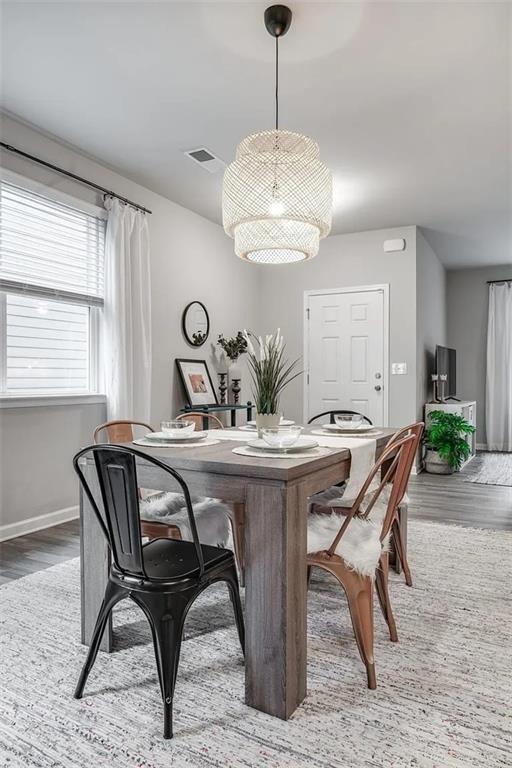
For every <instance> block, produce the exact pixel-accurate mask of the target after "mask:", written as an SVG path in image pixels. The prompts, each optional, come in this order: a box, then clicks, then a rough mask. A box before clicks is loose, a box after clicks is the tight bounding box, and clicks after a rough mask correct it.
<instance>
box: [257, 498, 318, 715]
mask: <svg viewBox="0 0 512 768" xmlns="http://www.w3.org/2000/svg"><path fill="white" fill-rule="evenodd" d="M306 520H307V498H306V495H305V493H304V492H303V490H302V489H301V486H300V485H294V486H290V487H287V486H286V485H249V486H248V488H247V496H246V526H245V531H246V533H245V536H246V538H245V542H246V550H245V566H246V567H245V583H246V591H245V595H246V656H245V701H246V703H247V704H249V705H250V706H252V707H255V708H256V709H259V710H261V711H262V712H266V713H267V714H269V715H274V716H276V717H280V718H282V719H283V720H287V719H288V718H289V717H290V716H291V715H292V714H293V712H294V711H295V709H296V708H297V707H298V706H299V704H300V703H301V702H302V701H303V700H304V698H305V696H306V660H307V656H306V652H307V651H306V643H307V637H306V632H307V616H306V593H307V590H306V578H307V577H306V534H307V528H306Z"/></svg>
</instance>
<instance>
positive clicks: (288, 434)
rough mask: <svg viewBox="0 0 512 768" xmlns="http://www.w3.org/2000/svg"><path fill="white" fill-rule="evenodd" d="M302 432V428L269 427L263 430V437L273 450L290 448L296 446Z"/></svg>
mask: <svg viewBox="0 0 512 768" xmlns="http://www.w3.org/2000/svg"><path fill="white" fill-rule="evenodd" d="M301 432H302V427H297V426H291V427H267V428H266V429H262V430H261V436H262V438H263V440H264V441H265V442H266V444H267V445H268V446H270V447H271V448H290V447H291V446H292V445H295V443H296V442H297V440H298V439H299V437H300V433H301Z"/></svg>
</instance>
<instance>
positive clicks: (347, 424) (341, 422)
mask: <svg viewBox="0 0 512 768" xmlns="http://www.w3.org/2000/svg"><path fill="white" fill-rule="evenodd" d="M334 421H335V424H336V426H337V427H339V428H340V429H359V427H362V426H363V424H364V423H365V422H364V419H363V417H362V416H360V415H359V414H358V413H354V414H346V415H341V414H340V415H336V414H335V415H334Z"/></svg>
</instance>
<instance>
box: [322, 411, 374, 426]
mask: <svg viewBox="0 0 512 768" xmlns="http://www.w3.org/2000/svg"><path fill="white" fill-rule="evenodd" d="M323 416H329V423H330V424H334V423H335V419H334V417H335V416H362V417H363V420H364V421H366V423H367V424H370V426H373V424H372V422H371V421H370V419H369V418H368V416H365V415H364V413H358V411H324V412H323V413H317V415H316V416H312V417H311V418H310V420H309V421H308V424H312V423H313V422H314V421H316V420H317V419H321V418H322V417H323Z"/></svg>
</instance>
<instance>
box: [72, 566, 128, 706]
mask: <svg viewBox="0 0 512 768" xmlns="http://www.w3.org/2000/svg"><path fill="white" fill-rule="evenodd" d="M126 597H128V591H127V590H126V589H124V587H120V586H118V585H117V584H114V583H113V582H112V581H109V582H108V583H107V588H106V590H105V597H104V598H103V602H102V604H101V608H100V610H99V613H98V618H97V619H96V624H95V626H94V631H93V633H92V638H91V644H90V646H89V652H88V654H87V658H86V660H85V664H84V666H83V667H82V671H81V673H80V677H79V678H78V683H77V686H76V688H75V693H74V697H75V699H81V698H82V694H83V692H84V687H85V684H86V682H87V678H88V677H89V672H90V671H91V669H92V667H93V664H94V662H95V661H96V656H97V655H98V650H99V647H100V644H101V639H102V637H103V632H104V631H105V626H106V624H107V621H108V617H109V616H110V613H111V611H112V608H113V607H114V606H115V604H116V603H118V602H119V601H120V600H123V599H124V598H126Z"/></svg>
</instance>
